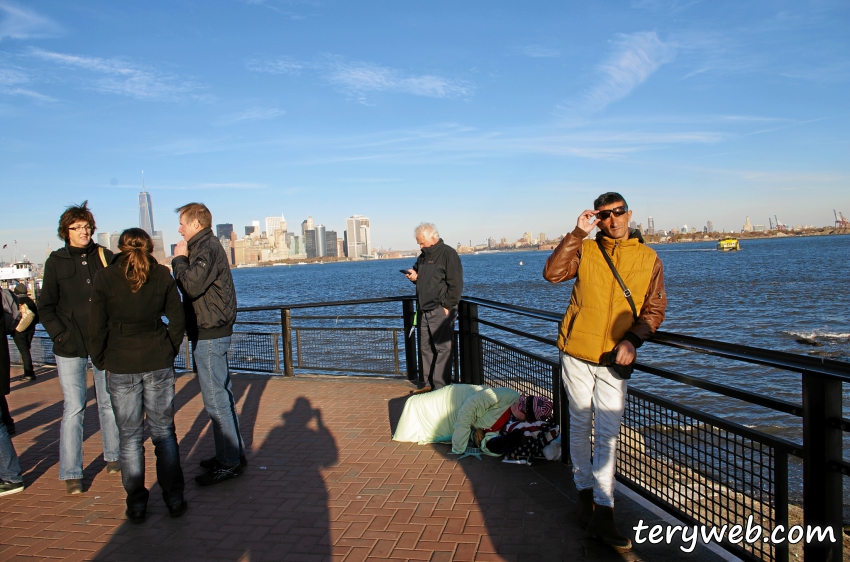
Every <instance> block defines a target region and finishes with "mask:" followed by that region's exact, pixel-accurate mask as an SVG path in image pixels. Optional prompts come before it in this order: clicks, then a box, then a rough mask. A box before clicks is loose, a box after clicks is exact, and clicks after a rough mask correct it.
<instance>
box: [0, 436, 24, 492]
mask: <svg viewBox="0 0 850 562" xmlns="http://www.w3.org/2000/svg"><path fill="white" fill-rule="evenodd" d="M0 480H5V481H6V482H23V481H24V479H23V477H22V476H21V463H19V462H18V454H17V453H16V452H15V446H14V445H12V438H11V437H9V432H8V431H7V430H6V425H5V424H3V423H0Z"/></svg>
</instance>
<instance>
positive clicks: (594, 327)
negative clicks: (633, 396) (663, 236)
mask: <svg viewBox="0 0 850 562" xmlns="http://www.w3.org/2000/svg"><path fill="white" fill-rule="evenodd" d="M631 216H632V212H631V211H630V210H629V208H628V205H627V204H626V200H625V199H624V198H623V196H622V195H620V194H618V193H605V194H603V195H600V196H599V197H598V198H597V199H596V201H594V203H593V210H586V211H584V212H582V213H581V215H579V218H578V223H577V225H576V228H575V229H574V230H573V231H572V232H571V233H569V234H568V235H566V236H565V237H564V239H563V240H562V241H561V243H560V244H559V245H558V247H557V248H555V250H554V252H552V255H551V256H549V259H547V260H546V265H545V267H544V268H543V277H544V278H545V279H546V280H547V281H550V282H552V283H560V282H562V281H568V280H570V279H573V278H575V280H576V282H575V285H574V286H573V292H572V296H571V297H570V304H569V307H568V308H567V311H566V313H565V314H564V319H563V321H562V322H561V326H560V329H559V333H558V347H559V348H560V349H561V376H562V377H563V380H564V386H565V387H566V389H567V393H568V395H569V400H570V435H569V439H570V441H569V443H570V457H571V459H572V463H573V472H574V479H575V483H576V487H577V488H578V490H579V509H578V514H577V519H578V522H579V524H580V525H581V526H582V527H586V528H587V531H588V532H589V533H590V534H591V535H593V536H596V537H599V538H601V539H602V540H603V541H605V542H606V543H608V544H610V545H612V546H614V547H615V548H616V549H617V550H619V551H621V552H626V551H628V550H630V549H631V548H632V543H631V541H630V540H629V539H628V538H627V537H624V536H622V535H621V534H620V533H619V532H618V531H617V528H616V526H615V525H614V472H615V469H616V465H617V439H618V435H619V431H620V422H621V420H622V417H623V410H624V409H625V399H626V392H627V388H628V383H627V379H628V378H629V377H630V376H631V368H632V365H633V364H634V361H635V357H636V349H637V348H638V347H640V346H641V344H642V343H643V342H644V341H646V340H647V339H648V338H649V337H650V336H651V335H652V334H653V333H654V332H655V330H657V329H658V327H659V326H660V325H661V322H662V321H663V320H664V311H665V309H666V307H667V296H666V294H665V291H664V270H663V267H662V265H661V260H660V259H658V256H657V255H656V254H655V252H654V251H653V250H652V249H650V248H648V247H647V246H645V245H644V244H643V239H642V238H641V236H640V233H639V232H638V231H630V230H629V226H628V225H629V220H631ZM597 226H598V227H599V230H600V232H599V233H598V234H597V235H596V240H585V238H586V237H587V235H588V234H590V232H591V230H593V228H594V227H597ZM618 278H619V279H618ZM591 408H593V410H595V412H596V416H595V421H593V422H592V420H593V419H594V418H592V410H591ZM591 423H593V424H594V425H595V427H593V426H592V425H591ZM591 431H593V432H594V444H595V447H594V450H593V461H592V464H591V448H590V443H591V442H590V437H591Z"/></svg>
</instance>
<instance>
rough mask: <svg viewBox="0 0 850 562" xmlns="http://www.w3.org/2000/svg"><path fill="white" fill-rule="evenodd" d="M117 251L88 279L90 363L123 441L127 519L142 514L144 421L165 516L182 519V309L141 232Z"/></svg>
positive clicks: (133, 231)
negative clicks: (177, 363) (178, 416)
mask: <svg viewBox="0 0 850 562" xmlns="http://www.w3.org/2000/svg"><path fill="white" fill-rule="evenodd" d="M118 248H119V249H120V250H121V253H120V254H119V255H118V256H117V257H116V259H115V260H114V261H113V262H112V264H110V265H109V267H107V268H106V269H104V270H103V271H100V272H98V273H97V275H95V276H94V287H93V291H92V304H91V317H90V320H89V322H90V324H89V333H90V334H91V350H92V362H93V363H94V364H95V365H96V366H97V367H98V368H99V369H104V370H105V371H107V373H108V374H107V389H108V391H109V395H110V397H111V398H112V408H113V410H114V411H115V421H116V422H117V424H118V431H119V435H120V438H121V439H120V442H121V455H120V457H119V458H120V462H121V480H122V482H123V484H124V490H126V492H127V518H128V519H129V520H130V521H132V522H133V523H141V522H142V521H144V519H145V513H146V510H147V504H148V495H149V492H148V490H147V488H145V451H144V447H143V446H142V443H143V441H144V420H145V418H147V422H148V427H149V428H150V434H151V442H152V443H153V446H154V453H155V454H156V477H157V480H158V481H159V485H160V487H161V488H162V497H163V500H164V501H165V505H166V506H167V507H168V511H169V512H170V513H171V516H172V517H180V516H181V515H183V514H184V513H185V512H186V502H185V501H184V500H183V470H182V468H181V467H180V450H179V448H178V446H177V436H176V434H175V430H174V358H175V357H176V355H177V352H178V350H179V349H180V343H181V341H182V340H183V332H184V327H185V324H184V319H183V304H182V303H181V302H180V295H179V293H178V292H177V283H176V282H175V281H174V278H173V277H171V274H170V273H169V272H168V268H166V267H165V266H162V265H159V264H157V263H156V260H154V258H153V255H152V253H153V241H152V240H151V238H150V236H148V234H147V232H145V231H144V230H142V229H140V228H130V229H128V230H125V231H124V232H122V233H121V237H120V238H119V239H118ZM163 316H165V317H166V318H167V319H168V324H167V325H166V324H163V322H162V317H163Z"/></svg>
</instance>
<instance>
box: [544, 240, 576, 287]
mask: <svg viewBox="0 0 850 562" xmlns="http://www.w3.org/2000/svg"><path fill="white" fill-rule="evenodd" d="M586 237H587V233H586V232H585V231H583V230H582V229H580V228H579V227H575V230H573V231H572V232H570V233H569V234H567V235H566V236H564V239H563V240H561V243H560V244H558V247H557V248H555V250H554V251H553V252H552V255H551V256H549V258H548V259H547V260H546V265H544V266H543V279H545V280H546V281H549V282H550V283H560V282H561V281H569V280H570V279H573V278H574V277H575V276H576V274H577V273H578V264H579V262H580V261H581V242H582V240H584V239H585V238H586Z"/></svg>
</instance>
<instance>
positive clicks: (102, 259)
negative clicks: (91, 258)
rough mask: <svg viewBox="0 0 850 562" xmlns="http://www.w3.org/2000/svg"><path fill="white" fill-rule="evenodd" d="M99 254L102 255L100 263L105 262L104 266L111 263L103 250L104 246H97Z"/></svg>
mask: <svg viewBox="0 0 850 562" xmlns="http://www.w3.org/2000/svg"><path fill="white" fill-rule="evenodd" d="M97 255H99V256H100V263H102V264H103V267H106V266H107V265H109V264H108V263H107V262H106V254H105V253H104V252H103V246H98V247H97Z"/></svg>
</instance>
